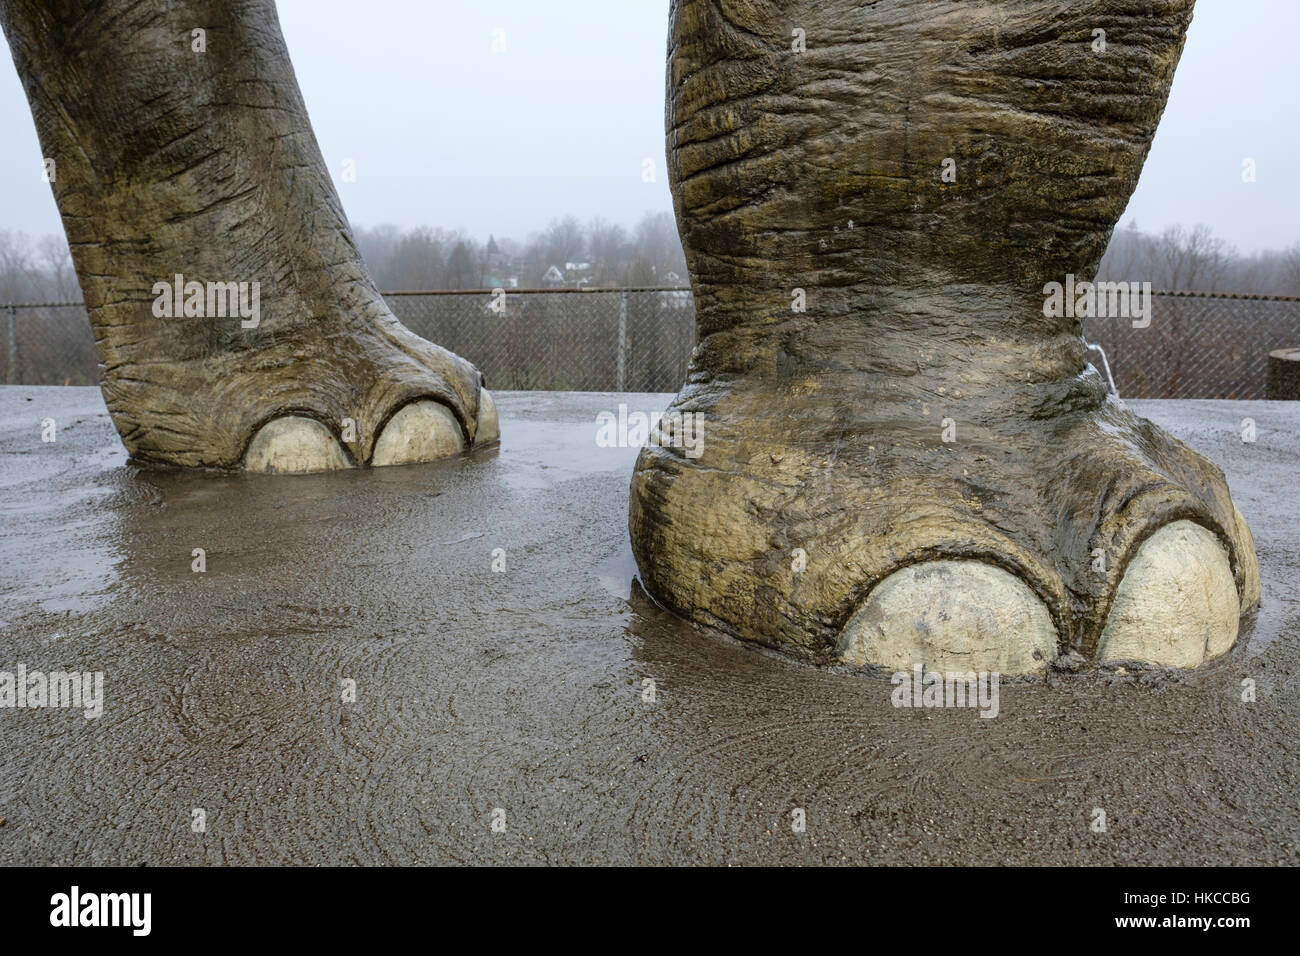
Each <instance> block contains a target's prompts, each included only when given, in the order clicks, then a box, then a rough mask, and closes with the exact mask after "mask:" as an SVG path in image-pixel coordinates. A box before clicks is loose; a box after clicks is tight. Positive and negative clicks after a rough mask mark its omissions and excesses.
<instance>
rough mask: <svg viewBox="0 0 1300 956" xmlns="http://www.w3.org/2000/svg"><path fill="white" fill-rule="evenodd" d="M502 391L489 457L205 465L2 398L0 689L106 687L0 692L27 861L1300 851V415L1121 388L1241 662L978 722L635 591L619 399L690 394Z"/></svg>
mask: <svg viewBox="0 0 1300 956" xmlns="http://www.w3.org/2000/svg"><path fill="white" fill-rule="evenodd" d="M496 398H497V401H498V404H499V407H500V414H501V431H502V434H503V436H504V441H503V444H502V446H501V448H500V450H499V451H488V452H480V453H477V454H475V455H474V456H471V457H466V458H462V459H458V460H455V461H451V462H446V463H439V464H434V465H416V466H408V467H397V468H389V469H378V470H373V471H347V472H336V473H330V474H321V475H311V476H304V477H293V478H283V477H273V476H258V475H246V476H245V475H240V476H215V477H214V476H210V475H193V474H183V473H176V472H171V473H169V472H159V471H147V470H142V469H139V468H136V467H135V466H133V465H131V464H129V463H127V461H126V456H125V453H124V452H123V450H122V447H121V444H120V442H119V441H118V439H117V436H116V434H115V433H114V431H113V429H112V426H111V423H110V422H109V420H108V416H107V413H106V411H105V409H104V406H103V403H102V401H101V399H100V396H99V392H98V390H97V389H78V388H36V387H22V386H15V387H7V388H0V452H2V453H3V454H0V514H3V522H2V524H0V572H2V573H0V671H8V672H13V671H15V669H16V668H17V667H18V666H19V665H20V664H21V665H22V666H23V667H25V668H26V669H27V670H28V671H43V672H50V671H58V670H62V671H66V672H96V673H98V672H102V673H103V675H104V678H103V713H102V715H101V716H99V717H98V718H95V719H87V718H86V717H85V716H83V713H82V712H81V711H78V710H73V709H52V708H48V707H47V708H43V709H41V708H23V709H18V708H0V739H2V740H3V742H4V743H3V747H0V818H3V821H4V822H3V825H2V826H0V863H74V862H94V863H122V864H135V863H154V864H166V863H201V862H210V863H223V862H224V863H308V864H310V863H428V862H432V863H451V862H494V861H512V862H519V863H559V862H574V863H596V862H599V863H608V862H615V863H626V862H636V861H639V862H703V863H724V862H736V863H739V862H767V863H778V862H807V863H813V862H817V863H821V862H830V863H837V862H852V863H886V862H889V863H907V862H915V863H936V862H938V863H1038V864H1047V863H1076V862H1077V863H1099V864H1100V863H1192V864H1200V863H1269V862H1296V861H1297V857H1300V852H1298V851H1297V843H1298V841H1300V811H1298V810H1297V801H1296V798H1295V792H1296V786H1297V781H1296V774H1297V769H1300V757H1297V752H1296V747H1295V740H1296V739H1297V736H1300V734H1298V733H1297V731H1300V719H1298V717H1300V714H1298V708H1297V699H1298V698H1300V676H1298V674H1300V671H1298V668H1300V640H1298V638H1300V601H1298V600H1297V597H1296V593H1295V585H1296V582H1297V581H1298V580H1300V548H1298V547H1297V544H1296V531H1297V527H1298V526H1300V522H1298V521H1297V507H1296V504H1295V500H1296V498H1295V491H1294V484H1295V480H1296V479H1295V476H1296V474H1297V465H1298V464H1300V403H1282V402H1215V401H1197V402H1133V403H1132V404H1133V406H1134V407H1135V408H1136V409H1137V410H1138V411H1139V413H1141V414H1144V415H1147V416H1149V417H1151V418H1152V419H1154V420H1155V421H1156V422H1157V423H1159V424H1160V425H1162V426H1164V427H1165V428H1167V429H1168V430H1169V431H1171V432H1172V433H1173V434H1174V435H1176V436H1178V437H1179V438H1181V439H1182V440H1184V441H1185V442H1187V443H1188V444H1190V445H1191V446H1192V447H1194V448H1196V449H1197V450H1198V451H1201V452H1203V453H1204V454H1206V455H1208V456H1209V457H1210V458H1212V459H1213V460H1214V461H1215V462H1217V463H1219V464H1220V465H1221V466H1222V467H1223V469H1224V471H1225V473H1226V474H1227V477H1228V481H1229V484H1230V486H1231V489H1232V493H1233V496H1234V498H1235V500H1236V501H1237V502H1238V504H1239V506H1240V508H1241V510H1242V512H1243V513H1244V514H1245V516H1246V518H1247V519H1248V520H1249V522H1250V525H1251V527H1252V529H1253V531H1254V534H1255V540H1256V545H1257V549H1258V553H1259V559H1260V568H1261V574H1262V578H1263V589H1264V597H1263V605H1262V607H1261V609H1260V611H1259V612H1258V614H1257V615H1256V616H1255V618H1254V619H1252V620H1250V621H1248V622H1246V623H1245V625H1244V626H1243V639H1242V642H1241V644H1240V645H1239V647H1238V648H1237V649H1236V650H1234V651H1233V652H1232V653H1230V654H1228V655H1227V656H1226V657H1225V658H1223V659H1222V660H1220V661H1218V662H1215V663H1213V664H1211V665H1210V666H1208V667H1207V668H1205V669H1203V670H1201V671H1198V672H1195V673H1186V674H1173V675H1169V674H1163V675H1148V676H1139V675H1133V674H1122V673H1108V674H1079V675H1070V674H1053V675H1052V676H1050V677H1049V678H1048V679H1047V680H1046V681H1039V682H1035V683H1030V684H1025V685H1014V686H1008V685H1004V686H1003V687H1002V688H1001V699H1000V702H999V708H998V712H997V716H996V718H995V719H982V718H981V717H980V716H979V714H978V713H977V712H976V711H974V710H972V709H959V708H954V709H924V708H921V709H915V708H896V707H894V706H892V705H891V691H892V690H893V688H892V687H891V686H890V684H889V683H888V682H886V681H880V680H874V679H870V678H866V677H863V676H862V675H859V674H853V673H848V672H834V671H818V670H813V669H810V668H808V667H804V666H801V665H798V664H795V663H792V662H790V661H788V660H786V659H784V658H781V657H778V656H776V655H773V654H770V653H766V652H762V651H759V650H756V649H754V648H752V647H748V646H742V645H741V644H739V643H738V642H735V641H731V640H728V639H725V638H721V637H719V636H717V635H714V634H710V633H706V632H703V631H700V630H697V629H694V628H692V627H690V626H687V625H685V624H683V623H681V622H680V621H678V620H676V619H674V618H672V617H671V616H669V615H667V614H664V613H663V612H661V611H659V610H658V609H657V608H656V607H655V606H654V605H653V604H652V603H651V602H649V601H648V600H646V599H645V598H644V596H642V595H641V594H640V593H639V591H638V590H637V588H636V586H635V584H634V575H635V568H634V566H633V563H632V561H631V556H630V551H629V548H628V545H627V528H626V515H627V486H628V478H629V475H630V472H631V468H632V463H633V460H634V458H635V455H636V450H635V449H634V448H623V447H604V446H605V445H608V444H609V443H608V442H598V441H597V434H598V430H599V427H600V426H599V424H598V423H597V416H598V415H599V414H600V413H601V412H609V413H612V414H614V415H618V414H619V404H620V403H626V404H627V405H628V407H629V409H631V410H641V411H644V412H647V413H648V412H654V411H658V410H660V409H662V408H663V407H664V406H665V405H666V404H667V402H668V399H669V396H666V395H597V394H574V393H509V392H506V393H501V394H499V395H497V396H496ZM1246 418H1250V419H1253V421H1254V426H1255V441H1254V442H1243V441H1242V440H1241V433H1242V428H1243V419H1246ZM47 419H52V420H53V422H54V425H55V435H56V441H54V442H43V441H42V440H41V438H42V422H43V421H45V420H47ZM705 440H707V431H706V434H705ZM195 549H202V552H203V565H204V567H205V570H204V571H202V572H196V571H195V570H193V567H194V564H195V562H196V560H197V558H196V556H195V554H194V552H195ZM494 568H497V569H500V570H494ZM1243 680H1248V681H1251V682H1253V686H1254V689H1255V695H1254V696H1255V699H1254V700H1253V701H1243V700H1242V696H1243V686H1242V682H1243ZM647 681H652V682H653V684H648V683H647ZM651 689H653V694H651ZM650 697H653V699H652V700H651V699H647V698H650ZM498 808H499V809H500V810H501V811H504V813H496V814H495V818H496V819H497V820H501V819H504V822H505V827H504V830H501V829H496V830H494V828H493V820H494V811H496V810H498ZM1097 809H1101V810H1104V812H1105V818H1106V824H1107V828H1106V831H1105V832H1095V831H1094V830H1093V828H1092V827H1093V823H1094V820H1095V819H1096V813H1095V811H1096V810H1097ZM196 810H197V811H201V813H200V814H196V813H195V811H196ZM796 810H800V811H803V814H802V817H803V819H806V829H805V830H804V831H803V832H795V828H794V827H792V822H794V821H795V820H796V819H797V818H798V816H799V815H798V814H795V813H794V811H796ZM198 821H201V824H202V825H201V826H200V825H199V822H198Z"/></svg>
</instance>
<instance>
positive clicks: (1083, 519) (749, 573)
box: [630, 350, 1259, 675]
mask: <svg viewBox="0 0 1300 956" xmlns="http://www.w3.org/2000/svg"><path fill="white" fill-rule="evenodd" d="M923 351H924V350H922V353H921V354H923ZM985 372H987V369H985ZM698 378H700V379H703V380H702V381H697V382H695V383H693V384H692V385H690V386H688V387H687V388H686V389H685V390H684V391H683V392H682V393H681V394H680V395H679V396H678V397H677V399H676V401H675V402H674V403H673V405H672V406H671V407H670V409H669V410H668V412H666V413H665V420H667V421H672V420H673V418H674V413H686V412H690V413H693V414H694V416H696V417H695V418H694V422H695V426H696V432H697V435H696V438H697V442H696V447H695V448H694V449H693V450H692V454H694V455H696V457H689V456H687V455H686V454H685V453H684V450H683V449H681V448H675V447H673V445H672V442H671V440H669V439H668V438H667V437H665V438H663V439H662V440H661V441H659V442H658V443H656V442H652V443H650V444H648V445H647V447H646V448H645V449H644V450H643V452H642V453H641V456H640V458H639V460H638V462H637V467H636V472H635V476H634V479H633V483H632V493H631V516H630V529H631V535H632V541H633V545H634V550H635V553H636V556H637V560H638V564H639V566H640V569H641V574H642V578H643V580H644V582H645V584H646V585H647V587H648V589H649V590H650V591H651V592H652V593H653V594H655V595H656V596H657V597H658V598H659V600H661V601H662V602H664V603H665V604H666V605H668V606H669V607H670V608H672V609H673V610H675V611H676V612H678V613H679V614H682V615H683V616H686V617H688V618H690V619H691V620H694V621H696V622H699V623H701V624H705V625H709V626H712V627H715V628H719V629H721V630H723V631H725V632H727V633H729V634H731V635H733V636H736V637H740V638H747V639H751V640H754V641H757V642H760V643H762V644H766V645H769V646H772V647H776V648H780V649H783V650H786V651H789V652H792V653H794V654H796V655H798V656H800V657H803V658H805V659H808V660H811V661H813V662H816V663H822V664H836V663H838V664H847V665H853V666H861V667H874V668H885V669H888V670H891V671H898V670H910V669H911V668H912V667H913V666H914V665H915V664H918V663H920V664H923V665H924V666H926V667H928V668H932V669H935V670H939V671H962V672H965V671H996V672H999V673H1002V674H1005V675H1016V674H1030V673H1034V672H1036V671H1041V670H1043V669H1044V668H1047V667H1048V666H1050V665H1051V664H1052V663H1053V662H1054V661H1055V660H1056V659H1057V657H1058V656H1059V655H1061V654H1063V653H1067V652H1069V651H1077V652H1079V653H1081V654H1083V655H1084V656H1085V657H1086V658H1089V659H1091V660H1093V661H1095V662H1097V663H1108V662H1115V663H1118V662H1124V663H1130V664H1137V665H1150V666H1162V667H1194V666H1196V665H1198V664H1200V663H1202V662H1204V661H1206V660H1208V659H1210V658H1213V657H1216V656H1218V655H1220V654H1223V653H1224V652H1226V651H1227V650H1228V649H1229V648H1231V647H1232V646H1233V644H1234V642H1235V640H1236V637H1237V628H1238V620H1239V617H1240V615H1241V614H1243V613H1245V612H1246V611H1247V610H1249V609H1250V608H1251V607H1252V606H1253V605H1255V604H1256V603H1257V602H1258V600H1259V572H1258V567H1257V566H1256V563H1255V552H1254V545H1253V542H1252V539H1251V535H1250V531H1249V529H1248V528H1247V526H1246V523H1245V521H1244V520H1243V519H1242V517H1241V515H1240V513H1239V512H1238V511H1237V510H1236V508H1235V506H1234V505H1233V504H1232V501H1231V499H1230V497H1229V494H1228V489H1227V486H1226V484H1225V482H1224V479H1223V475H1222V472H1221V471H1220V470H1219V469H1218V468H1217V467H1215V466H1214V465H1213V464H1211V463H1210V462H1208V461H1207V460H1205V459H1204V458H1202V457H1201V456H1199V455H1197V454H1196V453H1195V452H1193V451H1192V450H1191V449H1189V448H1187V447H1186V446H1185V445H1183V444H1182V443H1181V442H1179V441H1177V440H1176V439H1174V438H1172V437H1171V436H1169V435H1168V434H1166V433H1165V432H1163V431H1162V430H1160V429H1159V428H1157V427H1156V426H1154V425H1152V424H1151V423H1150V422H1148V421H1146V420H1144V419H1141V418H1138V417H1137V416H1135V415H1133V414H1132V413H1131V412H1130V411H1128V410H1127V409H1126V408H1125V407H1124V406H1123V405H1122V404H1121V403H1120V402H1119V401H1118V400H1116V399H1113V398H1110V399H1108V398H1106V397H1105V390H1104V386H1103V385H1102V383H1101V380H1100V378H1099V376H1098V375H1097V373H1096V372H1095V370H1093V369H1091V368H1088V369H1087V370H1086V371H1085V372H1084V373H1083V374H1081V375H1079V376H1077V377H1075V378H1073V379H1070V380H1067V381H1063V382H1057V383H1050V384H1033V383H1023V382H1022V383H1020V384H1014V383H1011V382H1004V383H1002V387H999V388H994V389H989V388H987V387H984V388H981V387H980V374H979V373H976V372H975V371H974V369H973V368H966V369H960V370H959V369H955V368H953V369H942V370H938V369H929V370H923V371H922V372H921V373H920V374H917V375H912V376H910V377H908V378H906V379H901V378H899V379H895V378H892V377H889V376H884V375H878V374H877V375H870V374H861V373H845V372H842V371H839V372H837V371H835V370H826V371H823V372H820V373H817V374H813V373H811V372H805V373H804V374H802V375H800V376H798V377H794V378H789V379H786V380H784V381H782V382H780V383H779V384H777V383H773V382H770V381H766V380H763V379H757V380H746V379H743V378H742V379H731V380H728V379H725V378H710V377H708V376H698ZM983 384H984V385H985V386H987V379H984V380H983ZM687 421H690V419H687ZM701 436H702V441H700V440H699V439H700V438H701Z"/></svg>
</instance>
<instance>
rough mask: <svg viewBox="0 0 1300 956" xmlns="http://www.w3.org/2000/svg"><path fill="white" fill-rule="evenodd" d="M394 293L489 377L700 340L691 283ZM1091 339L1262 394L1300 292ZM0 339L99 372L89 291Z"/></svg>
mask: <svg viewBox="0 0 1300 956" xmlns="http://www.w3.org/2000/svg"><path fill="white" fill-rule="evenodd" d="M385 296H386V299H387V301H388V304H389V306H390V308H392V310H393V312H394V314H396V315H397V317H398V318H399V319H400V320H401V321H402V323H403V324H404V325H405V326H406V327H407V328H409V329H410V330H411V331H413V332H415V333H416V334H417V335H420V336H422V337H424V338H426V339H428V340H430V341H432V342H437V343H438V344H439V345H442V346H444V347H445V348H448V349H450V350H451V351H453V352H456V353H457V354H459V355H462V356H464V357H465V358H467V359H469V360H470V361H471V362H473V363H474V364H475V365H477V366H478V367H479V369H480V370H482V372H483V374H484V376H485V377H486V379H487V382H488V386H489V387H490V388H493V389H540V390H562V391H599V392H612V391H629V392H673V391H676V390H677V389H678V388H679V387H680V386H681V384H682V382H683V381H685V378H686V366H687V363H688V361H689V360H690V354H691V349H692V348H693V347H694V343H695V304H694V300H693V299H692V297H691V293H690V291H689V290H687V289H593V290H576V289H555V290H544V291H525V290H506V292H505V294H504V295H497V294H494V293H493V292H490V291H469V292H391V293H386V294H385ZM1084 337H1085V338H1086V339H1087V340H1088V341H1089V342H1090V343H1093V344H1095V345H1097V346H1100V349H1101V351H1102V352H1103V353H1104V356H1105V358H1106V363H1107V364H1108V365H1109V368H1110V373H1111V375H1112V376H1113V378H1114V381H1115V385H1116V388H1117V391H1118V392H1119V394H1120V395H1122V396H1124V397H1126V398H1232V399H1252V398H1264V397H1265V383H1266V381H1267V376H1268V353H1269V352H1271V351H1273V350H1275V349H1285V348H1295V347H1300V298H1295V297H1281V296H1233V295H1224V294H1217V293H1170V292H1157V293H1155V294H1154V296H1153V302H1152V314H1151V324H1150V326H1148V327H1147V328H1140V329H1135V328H1133V327H1132V323H1131V321H1129V320H1127V319H1119V318H1105V319H1095V318H1094V319H1088V320H1086V321H1085V323H1084ZM0 343H2V345H0V382H2V383H5V384H11V385H12V384H24V385H94V384H97V383H98V373H97V370H96V363H95V348H94V337H93V335H92V334H91V328H90V324H89V322H88V321H87V319H86V310H85V308H84V307H83V306H82V304H81V303H79V302H55V303H45V304H26V303H24V304H17V303H16V304H13V305H7V304H0ZM1094 361H1095V362H1096V363H1097V364H1098V365H1101V364H1102V362H1101V357H1100V356H1098V357H1097V358H1096V359H1095V360H1094Z"/></svg>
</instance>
